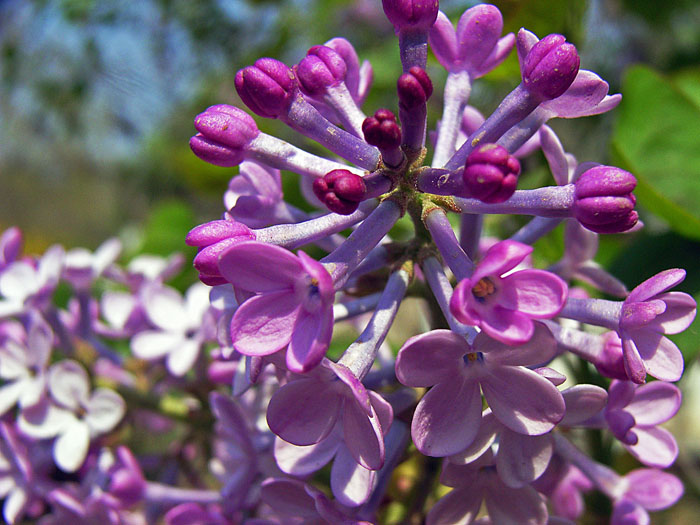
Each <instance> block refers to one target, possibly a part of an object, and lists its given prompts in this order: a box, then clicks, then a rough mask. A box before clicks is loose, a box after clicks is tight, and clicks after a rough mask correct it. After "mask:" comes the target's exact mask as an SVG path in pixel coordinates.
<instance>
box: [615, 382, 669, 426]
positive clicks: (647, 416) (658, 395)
mask: <svg viewBox="0 0 700 525" xmlns="http://www.w3.org/2000/svg"><path fill="white" fill-rule="evenodd" d="M680 406H681V391H680V390H679V389H678V387H677V386H675V385H672V384H670V383H664V382H661V381H654V382H653V383H649V384H646V385H644V386H641V387H639V388H638V389H637V390H636V391H635V392H634V398H633V399H632V401H631V402H630V403H629V404H628V405H627V406H626V407H625V410H626V411H627V412H629V413H630V414H632V415H633V416H634V419H635V421H636V422H637V425H658V424H659V423H663V422H665V421H668V420H669V419H671V418H672V417H673V416H675V415H676V412H678V409H679V408H680Z"/></svg>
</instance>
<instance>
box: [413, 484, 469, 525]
mask: <svg viewBox="0 0 700 525" xmlns="http://www.w3.org/2000/svg"><path fill="white" fill-rule="evenodd" d="M482 499H483V488H482V487H481V485H477V486H476V487H469V488H466V489H455V490H453V491H452V492H450V493H448V494H447V495H445V496H443V497H442V498H440V500H439V501H438V502H437V503H436V504H435V505H433V508H432V509H430V512H428V517H427V520H426V524H427V525H467V524H469V523H472V522H473V521H474V519H475V518H476V515H477V514H478V513H479V509H480V508H481V500H482Z"/></svg>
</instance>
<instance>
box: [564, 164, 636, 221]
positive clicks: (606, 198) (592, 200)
mask: <svg viewBox="0 0 700 525" xmlns="http://www.w3.org/2000/svg"><path fill="white" fill-rule="evenodd" d="M575 184H576V190H575V192H574V207H573V212H574V217H576V219H577V220H578V221H579V222H580V223H581V224H582V225H583V226H584V227H585V228H588V229H589V230H591V231H594V232H596V233H620V232H624V231H627V230H629V229H630V228H632V227H633V226H634V225H635V224H637V221H638V220H639V216H638V215H637V212H636V211H634V205H635V204H636V202H637V199H636V198H635V196H634V195H633V194H632V191H633V190H634V188H635V186H636V185H637V179H635V178H634V175H632V174H631V173H629V172H627V171H625V170H622V169H620V168H616V167H614V166H596V167H595V168H591V169H589V170H588V171H585V172H584V173H583V174H582V175H581V176H580V177H579V178H578V179H577V180H576V183H575Z"/></svg>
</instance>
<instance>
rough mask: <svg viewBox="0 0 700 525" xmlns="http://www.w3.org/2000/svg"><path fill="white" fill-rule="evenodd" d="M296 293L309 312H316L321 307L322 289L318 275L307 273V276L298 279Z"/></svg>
mask: <svg viewBox="0 0 700 525" xmlns="http://www.w3.org/2000/svg"><path fill="white" fill-rule="evenodd" d="M296 294H297V297H298V298H299V302H300V303H301V305H302V307H303V308H304V310H306V311H307V312H309V313H314V312H317V311H318V310H319V309H320V308H321V302H322V298H321V289H320V288H319V281H318V279H317V278H316V277H311V276H309V275H307V276H306V278H304V279H300V280H299V281H297V284H296Z"/></svg>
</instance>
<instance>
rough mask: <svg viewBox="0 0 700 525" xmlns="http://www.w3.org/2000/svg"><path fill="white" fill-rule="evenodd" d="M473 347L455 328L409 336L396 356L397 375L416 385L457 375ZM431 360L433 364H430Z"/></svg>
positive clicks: (400, 379)
mask: <svg viewBox="0 0 700 525" xmlns="http://www.w3.org/2000/svg"><path fill="white" fill-rule="evenodd" d="M469 351H470V348H469V344H468V343H467V341H466V340H465V339H464V337H462V336H460V335H457V334H455V333H454V332H452V331H451V330H433V331H432V332H428V333H426V334H420V335H416V336H414V337H411V338H410V339H408V340H407V341H406V342H405V343H404V345H403V346H402V347H401V349H400V350H399V354H398V356H397V357H396V377H397V378H398V380H399V381H400V382H401V383H402V384H404V385H406V386H413V387H427V386H433V385H434V384H436V383H439V382H441V381H444V380H446V379H447V378H448V377H451V376H452V375H454V373H455V371H456V370H457V369H458V367H459V365H460V362H461V360H462V357H463V356H464V355H465V354H466V353H468V352H469ZM426 363H430V366H426Z"/></svg>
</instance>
